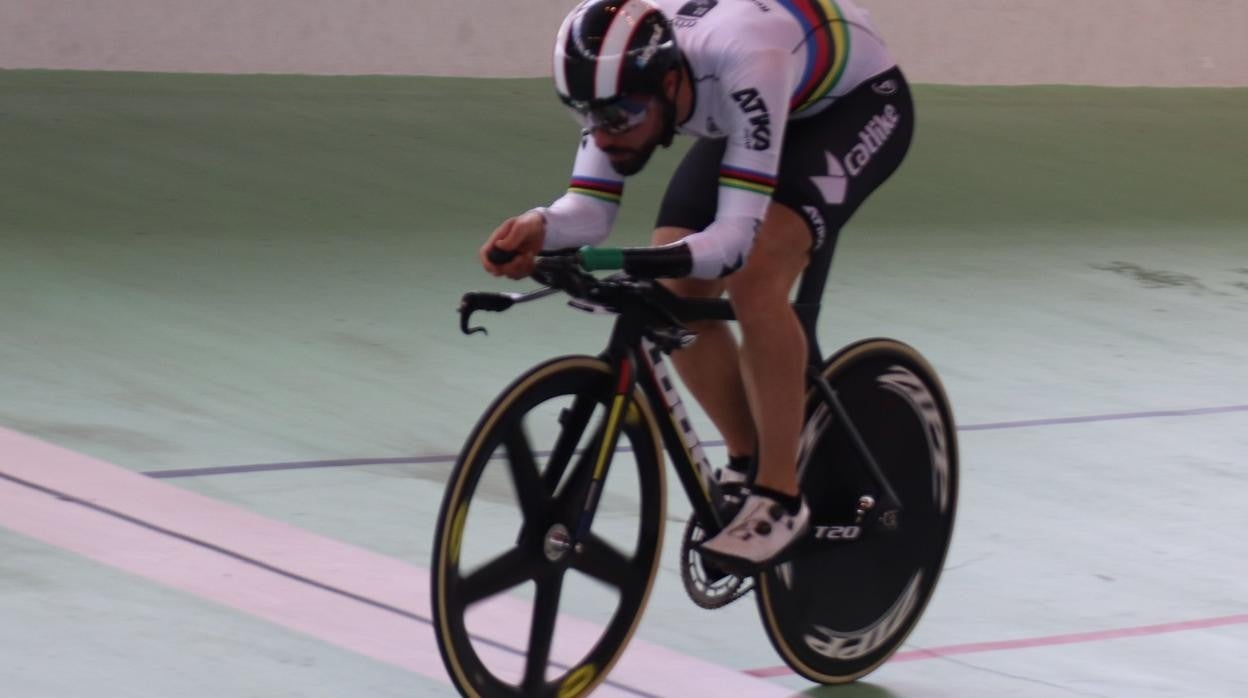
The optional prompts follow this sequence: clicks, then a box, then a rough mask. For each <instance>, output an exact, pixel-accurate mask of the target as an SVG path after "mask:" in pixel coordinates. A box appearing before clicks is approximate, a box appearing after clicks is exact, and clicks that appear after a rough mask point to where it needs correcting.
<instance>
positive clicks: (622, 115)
mask: <svg viewBox="0 0 1248 698" xmlns="http://www.w3.org/2000/svg"><path fill="white" fill-rule="evenodd" d="M566 104H567V105H568V108H569V109H570V110H571V111H572V116H573V118H575V119H576V122H577V123H578V124H580V125H581V127H582V128H585V129H588V130H590V131H602V132H604V133H610V134H620V133H624V132H626V131H631V130H633V129H634V128H637V127H638V126H640V125H641V123H642V122H643V121H645V120H646V114H648V113H649V111H650V106H651V105H652V104H654V98H653V97H640V98H639V97H620V98H619V99H616V100H614V101H611V102H608V103H606V104H598V105H594V106H592V107H591V106H590V105H588V104H585V103H583V102H582V103H578V102H571V101H568V102H566Z"/></svg>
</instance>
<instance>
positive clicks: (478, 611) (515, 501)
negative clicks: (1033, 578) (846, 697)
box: [431, 248, 958, 698]
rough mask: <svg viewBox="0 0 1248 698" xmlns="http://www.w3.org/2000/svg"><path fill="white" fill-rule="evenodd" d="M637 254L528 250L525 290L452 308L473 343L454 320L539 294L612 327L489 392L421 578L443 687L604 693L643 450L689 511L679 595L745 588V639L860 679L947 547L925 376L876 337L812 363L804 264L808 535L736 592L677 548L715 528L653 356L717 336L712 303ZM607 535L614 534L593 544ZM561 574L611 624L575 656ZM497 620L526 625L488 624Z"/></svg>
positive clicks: (687, 428)
mask: <svg viewBox="0 0 1248 698" xmlns="http://www.w3.org/2000/svg"><path fill="white" fill-rule="evenodd" d="M645 249H646V248H638V251H643V250H645ZM493 252H501V251H500V250H494V251H493ZM642 259H644V258H642V257H632V256H631V251H630V250H618V249H614V250H612V249H602V248H599V249H594V248H583V249H582V250H580V251H575V252H572V251H565V252H561V253H557V254H548V255H545V256H542V257H539V258H538V260H537V267H536V270H535V272H534V274H533V278H534V279H535V280H537V281H538V282H539V283H541V284H542V288H540V289H538V290H536V291H532V292H528V293H486V292H472V293H468V294H465V295H464V297H463V300H462V302H461V305H460V326H461V329H462V331H463V332H465V333H468V334H471V333H474V332H484V329H483V328H479V327H471V326H470V318H471V316H472V315H473V313H475V312H478V311H493V312H502V311H504V310H507V309H508V308H510V307H512V306H513V305H516V304H520V303H526V302H529V301H533V300H536V299H539V298H544V297H547V296H551V295H555V294H558V293H563V294H566V295H567V296H569V297H570V299H569V305H571V306H573V307H575V308H579V309H581V310H586V311H589V312H596V313H610V314H613V315H614V316H615V320H614V325H613V329H612V331H611V334H610V339H609V340H608V342H607V346H606V348H605V349H604V350H603V351H602V353H600V354H599V355H597V356H562V357H559V358H554V359H551V360H549V361H546V362H543V363H541V364H539V365H537V366H535V367H533V368H532V369H530V370H529V371H527V372H525V373H524V374H523V375H521V376H520V377H519V378H517V379H516V380H515V381H513V382H512V383H511V385H510V386H508V387H507V388H506V389H505V390H503V392H502V393H501V394H500V395H499V396H498V397H497V398H496V399H495V400H494V402H493V403H492V404H491V405H490V406H489V407H488V408H487V409H486V411H485V413H484V414H483V415H482V416H481V418H480V420H479V421H478V423H477V425H476V427H475V428H474V429H473V430H472V432H471V433H470V435H469V436H468V438H467V440H466V442H465V445H464V448H463V450H462V451H461V453H460V455H459V459H458V461H457V462H456V464H455V467H454V469H453V470H452V472H451V475H450V478H449V480H448V483H447V486H446V492H445V495H444V498H443V502H442V507H441V511H440V514H439V516H438V520H437V526H436V531H435V537H434V552H433V564H432V569H431V576H432V593H433V604H432V605H433V619H434V628H435V633H436V636H437V641H438V647H439V650H440V652H441V655H442V659H443V662H444V664H445V665H446V668H447V671H448V673H449V675H450V677H451V679H452V682H453V683H454V685H455V686H456V688H457V689H458V690H459V691H460V692H461V693H462V694H464V695H468V696H484V697H486V698H493V697H495V696H557V697H558V698H570V697H571V696H581V695H585V694H587V693H589V692H590V691H592V690H593V689H594V688H595V687H597V686H598V685H599V684H601V683H602V682H603V681H604V680H606V679H607V675H608V673H609V671H610V670H611V667H612V666H613V665H614V664H615V662H616V660H617V659H619V657H620V656H621V655H622V654H623V652H624V649H625V647H626V645H627V644H628V641H629V640H630V638H631V636H632V634H633V632H634V630H635V629H636V627H637V624H638V622H639V620H640V618H641V615H642V611H643V609H644V607H645V605H646V601H647V598H648V595H649V593H650V589H651V586H652V584H653V582H654V579H655V576H656V572H657V570H658V559H659V553H660V551H661V541H662V536H663V528H664V524H665V501H666V493H665V482H664V466H663V453H664V452H666V453H667V455H668V457H670V458H671V461H672V464H673V468H674V471H675V472H676V474H677V476H678V478H679V481H680V484H681V486H682V488H683V490H684V492H685V494H686V496H687V497H688V500H689V504H690V506H691V508H692V515H691V517H690V519H689V521H688V523H687V524H686V526H685V530H684V537H683V540H682V545H681V553H680V555H681V558H680V569H681V576H682V580H683V582H684V586H685V589H686V591H687V592H688V593H689V596H690V598H691V599H692V600H693V601H694V602H695V603H697V604H698V605H699V606H702V607H705V608H718V607H721V606H724V605H726V604H728V603H731V602H732V601H734V600H736V599H738V598H740V597H741V596H742V595H744V594H746V593H748V592H749V591H754V592H755V594H754V595H755V599H756V601H757V605H758V610H759V613H760V616H761V619H762V622H763V628H764V631H765V632H766V633H767V635H768V637H769V638H770V640H771V643H772V645H773V646H774V648H775V649H776V651H777V653H778V654H779V655H780V656H781V658H783V660H784V661H785V663H786V664H787V665H788V666H789V667H790V668H792V669H793V671H794V672H796V673H797V674H799V675H801V676H803V677H805V678H807V679H809V680H811V681H815V682H818V683H824V684H837V683H847V682H850V681H853V680H856V679H858V678H860V677H862V676H864V675H866V674H867V673H869V672H871V671H873V670H874V669H876V668H877V667H879V666H880V665H881V664H883V663H884V662H885V661H886V660H887V659H888V657H889V656H891V655H892V653H893V652H894V651H896V650H897V648H898V647H899V646H900V645H901V644H902V642H903V641H904V640H905V638H906V636H907V635H908V634H909V633H910V631H911V630H912V629H913V628H914V626H915V624H916V623H917V622H918V620H919V617H920V616H921V615H922V613H923V610H924V608H925V607H926V605H927V602H928V600H929V599H930V598H931V595H932V593H933V591H934V589H935V587H936V583H937V579H938V578H939V576H940V572H941V568H942V565H943V563H944V559H945V554H946V551H947V550H948V547H949V542H950V537H951V535H952V531H953V524H954V514H955V511H956V506H957V493H958V451H957V440H956V433H955V427H954V420H953V414H952V411H951V409H950V405H949V401H948V399H947V397H946V395H945V392H944V390H943V388H942V386H941V383H940V381H939V379H938V377H937V376H936V373H935V371H934V370H933V369H932V368H931V366H930V365H929V364H928V363H927V361H926V360H924V359H923V357H922V356H920V355H919V353H918V352H917V351H915V350H914V349H913V348H911V347H909V346H907V345H905V344H903V343H901V342H898V341H895V340H892V339H883V338H876V339H865V340H862V341H859V342H855V343H853V344H850V345H849V346H846V347H845V348H843V349H841V350H840V351H838V352H836V353H835V354H833V355H831V356H830V357H828V358H827V359H826V360H821V359H820V357H821V356H822V353H821V352H820V351H819V345H818V342H817V340H816V338H815V332H814V329H815V327H814V325H815V319H816V318H817V317H818V311H819V300H820V298H821V295H822V287H823V281H822V277H824V276H826V269H823V270H813V271H814V272H815V274H816V275H817V276H818V277H820V278H819V279H816V280H815V281H813V282H812V281H810V280H809V279H808V277H811V275H812V271H811V270H808V271H807V273H806V274H805V275H804V277H803V280H802V283H801V285H800V287H799V291H798V294H797V298H796V302H795V303H794V308H795V310H796V311H797V313H798V316H799V318H801V320H802V324H803V326H804V327H805V330H806V336H807V341H808V344H809V348H810V352H809V356H810V357H811V358H810V362H809V368H808V372H807V374H808V375H807V391H806V408H805V415H806V421H805V424H804V426H803V430H802V432H801V443H800V449H799V462H798V469H799V470H798V476H799V482H800V484H801V488H802V492H803V495H804V496H805V497H806V500H807V502H808V504H809V506H810V508H811V526H810V529H809V532H808V533H807V535H806V536H805V537H804V539H803V540H802V541H801V542H800V543H798V544H797V545H796V546H795V547H794V550H793V552H792V553H791V554H790V555H788V556H787V558H786V559H785V560H784V561H783V562H781V563H780V564H777V565H775V566H774V567H772V568H770V569H769V570H767V571H765V572H763V573H760V574H758V575H756V576H754V577H752V578H748V579H743V578H740V577H737V576H735V575H733V574H730V573H728V572H726V571H724V570H720V569H717V568H715V566H714V565H713V564H711V563H710V562H709V561H707V560H704V559H703V558H702V557H701V556H700V555H699V553H698V544H699V542H700V541H702V540H705V539H707V538H709V537H710V536H713V535H714V534H715V533H716V532H718V531H719V529H720V527H721V526H722V525H724V524H725V523H726V521H727V518H728V516H727V512H726V506H725V497H724V493H723V492H722V491H721V490H722V489H723V488H721V487H720V485H719V484H718V482H717V480H716V477H715V473H714V470H713V468H712V467H711V465H710V462H709V461H708V459H707V458H706V456H705V454H704V453H703V449H702V447H701V444H700V442H699V440H698V438H697V435H696V433H695V432H694V430H693V428H692V426H691V424H690V422H689V419H688V417H687V415H686V413H685V410H684V407H683V404H682V403H681V401H680V397H679V395H678V393H677V392H676V390H675V386H674V384H673V382H672V379H671V376H670V374H669V373H668V370H667V367H666V364H665V362H664V360H663V357H664V355H665V354H667V353H670V352H672V351H676V350H678V349H680V348H681V347H683V346H686V345H687V344H689V343H690V342H692V341H696V336H695V335H694V333H693V332H691V331H690V330H689V329H688V328H687V327H686V323H690V322H695V321H698V320H732V319H733V313H732V308H731V306H730V305H729V303H728V302H727V301H725V300H708V299H687V298H681V297H678V296H676V295H674V294H673V293H671V292H670V291H668V290H666V289H665V288H664V287H663V286H662V285H660V284H658V283H656V282H655V281H653V280H652V279H648V278H642V277H643V276H644V275H643V274H639V273H638V272H639V268H641V267H644V265H643V264H641V263H640V261H639V260H642ZM630 260H632V261H631V262H630ZM500 261H501V260H500ZM621 268H622V269H624V270H625V273H623V274H616V275H613V276H607V277H599V276H595V275H594V274H593V273H592V272H594V271H603V270H610V269H621ZM630 272H631V273H630ZM549 433H553V434H554V435H555V436H554V437H553V441H552V442H551V443H550V444H549V448H546V449H543V448H538V447H537V446H536V445H535V441H534V439H535V435H540V434H549ZM625 456H627V458H625ZM614 481H618V482H619V483H621V486H622V487H624V488H625V489H626V490H628V491H629V492H632V493H635V494H634V495H633V496H630V497H627V498H622V499H620V500H619V501H615V500H613V502H614V503H613V505H612V506H615V507H616V508H619V506H620V503H619V502H620V501H622V502H625V503H627V504H628V505H629V506H632V507H635V512H630V515H628V516H624V517H621V516H618V515H615V516H610V517H607V516H604V515H603V512H602V511H601V510H602V509H603V492H604V489H605V488H606V486H607V485H608V484H609V483H611V484H614ZM503 510H507V511H508V512H509V513H507V514H505V515H504V514H501V513H500V512H501V511H503ZM477 519H480V521H477ZM608 519H609V520H608ZM624 524H627V526H625V532H624V534H623V536H622V537H621V536H620V535H615V536H611V535H608V534H607V532H606V531H607V529H608V528H612V530H617V529H619V528H620V527H621V526H622V525H624ZM574 574H575V575H579V577H578V578H584V579H590V580H593V583H591V586H592V587H593V588H594V589H603V590H605V592H607V597H606V598H607V599H608V601H607V602H605V604H604V605H605V606H606V607H609V608H611V609H612V610H610V612H609V615H607V616H605V617H604V618H603V619H602V622H601V623H600V624H597V623H596V624H593V625H592V626H587V627H590V628H592V631H593V633H594V634H597V638H596V640H593V641H590V642H585V641H584V639H583V637H582V638H579V639H578V640H577V641H576V646H575V647H567V646H561V645H560V642H559V641H558V640H557V639H556V638H555V634H556V621H557V620H558V622H559V624H560V627H561V628H562V627H563V624H564V623H565V622H566V621H565V617H561V616H560V615H559V608H560V604H561V601H566V600H568V599H566V598H564V592H565V591H566V588H567V585H566V584H565V582H567V581H568V580H569V579H571V578H572V577H573V575H574ZM578 594H580V592H578ZM578 598H579V596H578ZM499 602H501V603H504V604H512V610H511V613H512V614H513V615H512V616H500V614H499V613H492V612H491V611H490V608H491V605H492V604H494V603H499ZM612 603H614V605H613V606H612ZM516 608H519V609H520V613H522V614H524V615H526V616H527V617H528V621H529V625H528V628H527V630H526V629H524V628H509V627H507V623H505V622H502V621H500V620H499V619H500V617H514V614H515V612H516V611H515V609H516ZM474 616H475V617H476V618H478V619H480V620H479V621H477V622H476V624H475V625H474V624H473V618H474ZM564 644H565V645H566V643H564ZM500 655H501V656H502V657H503V658H504V661H501V662H500V661H497V657H498V656H500Z"/></svg>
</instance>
